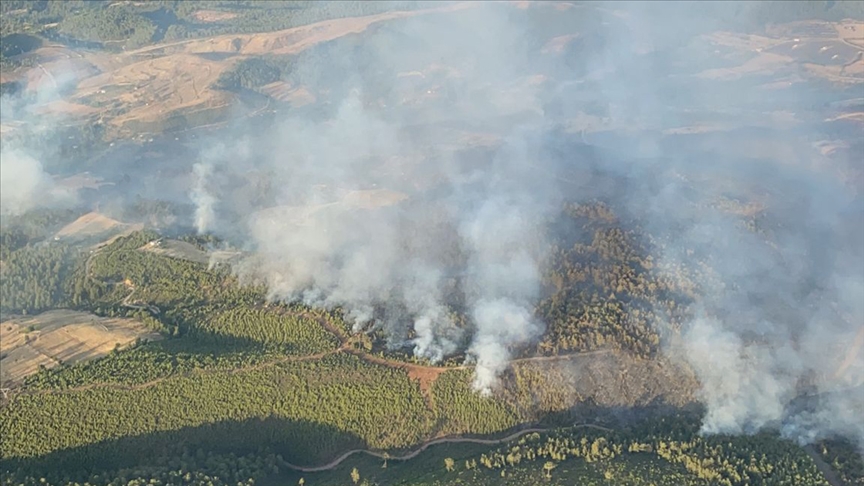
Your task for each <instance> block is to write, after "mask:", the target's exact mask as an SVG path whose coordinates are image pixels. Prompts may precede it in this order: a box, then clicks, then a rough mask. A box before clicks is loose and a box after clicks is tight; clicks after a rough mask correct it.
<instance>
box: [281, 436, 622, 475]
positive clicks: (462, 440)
mask: <svg viewBox="0 0 864 486" xmlns="http://www.w3.org/2000/svg"><path fill="white" fill-rule="evenodd" d="M574 428H592V429H598V430H602V431H605V432H612V429H608V428H606V427H601V426H599V425H594V424H580V425H576V426H574ZM550 430H555V429H554V428H551V427H545V428H537V427H535V428H529V429H522V430H520V431H518V432H514V433H512V434H510V435H508V436H506V437H502V438H500V439H475V438H472V437H462V436H455V437H441V438H439V439H432V440H430V441H427V442H424V443H423V444H421V445H420V447H418V448H417V449H415V450H413V451H411V452H409V453H408V454H405V455H404V456H391V455H389V454H387V453H384V452H377V451H374V450H371V449H352V450H350V451H348V452H345V453H344V454H342V455H341V456H339V457H337V458H336V459H333V460H332V461H330V462H328V463H327V464H323V465H321V466H298V465H296V464H291V463H287V464H286V465H287V466H288V467H290V468H291V469H294V470H295V471H300V472H322V471H329V470H330V469H333V468H335V467H337V466H339V464H342V462H343V461H345V459H348V458H349V457H351V456H353V455H354V454H366V455H367V456H372V457H377V458H378V459H384V460H388V461H407V460H409V459H413V458H415V457H417V456H418V455H420V453H421V452H423V451H425V450H426V449H428V448H429V447H431V446H434V445H437V444H482V445H497V444H501V443H504V442H510V441H511V440H514V439H518V438H519V437H522V436H523V435H527V434H533V433H535V432H536V433H544V432H549V431H550Z"/></svg>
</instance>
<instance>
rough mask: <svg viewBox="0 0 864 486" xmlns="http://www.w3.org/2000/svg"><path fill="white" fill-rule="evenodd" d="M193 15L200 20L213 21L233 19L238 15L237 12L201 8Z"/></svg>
mask: <svg viewBox="0 0 864 486" xmlns="http://www.w3.org/2000/svg"><path fill="white" fill-rule="evenodd" d="M192 17H193V18H194V19H195V20H197V21H198V22H204V23H211V22H222V21H225V20H231V19H233V18H235V17H237V14H236V13H231V12H220V11H219V10H199V11H197V12H194V13H193V14H192Z"/></svg>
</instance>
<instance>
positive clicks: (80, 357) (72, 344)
mask: <svg viewBox="0 0 864 486" xmlns="http://www.w3.org/2000/svg"><path fill="white" fill-rule="evenodd" d="M0 326H2V327H0V353H2V358H0V383H2V386H4V387H8V386H10V385H14V384H16V383H19V382H20V381H21V380H23V379H24V378H25V377H27V376H29V375H32V374H33V373H36V372H37V371H38V370H39V365H44V366H45V367H46V368H52V367H54V366H57V365H58V364H59V363H61V362H62V363H69V364H72V363H79V362H82V361H87V360H90V359H93V358H98V357H100V356H104V355H106V354H108V353H109V352H110V351H111V350H112V349H114V347H115V346H117V345H120V346H121V347H123V346H126V345H128V344H129V343H131V342H133V341H135V340H136V339H137V338H143V339H149V340H157V339H160V336H159V335H158V334H155V333H153V332H150V331H149V330H148V329H147V328H146V327H145V326H144V325H143V324H142V323H140V322H138V321H136V320H134V319H109V318H103V317H97V316H94V315H92V314H88V313H84V312H76V311H70V310H57V311H50V312H45V313H43V314H39V315H37V316H21V317H14V318H11V319H8V320H4V321H3V322H2V323H0ZM31 326H32V329H33V330H32V331H30V332H28V329H29V328H31Z"/></svg>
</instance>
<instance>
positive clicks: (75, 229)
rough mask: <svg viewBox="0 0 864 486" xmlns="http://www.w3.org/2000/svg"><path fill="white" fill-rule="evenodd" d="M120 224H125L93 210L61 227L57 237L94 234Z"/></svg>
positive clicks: (109, 229)
mask: <svg viewBox="0 0 864 486" xmlns="http://www.w3.org/2000/svg"><path fill="white" fill-rule="evenodd" d="M118 226H123V223H121V222H120V221H117V220H115V219H111V218H109V217H107V216H103V215H101V214H99V213H97V212H92V213H87V214H85V215H84V216H81V217H80V218H78V219H76V220H75V221H72V222H71V223H69V224H67V225H66V226H64V227H63V228H61V229H60V231H58V232H57V234H56V235H55V237H58V238H65V237H70V236H85V237H86V236H93V235H98V234H102V233H105V232H108V231H111V230H113V229H115V228H117V227H118Z"/></svg>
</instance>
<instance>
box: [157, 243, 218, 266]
mask: <svg viewBox="0 0 864 486" xmlns="http://www.w3.org/2000/svg"><path fill="white" fill-rule="evenodd" d="M141 249H142V250H144V251H149V252H153V253H155V254H157V255H165V256H169V257H171V258H180V259H183V260H189V261H190V262H196V263H203V264H205V265H206V264H207V263H208V262H209V261H210V256H208V255H207V253H206V252H204V251H201V250H199V249H198V247H196V246H195V245H193V244H191V243H187V242H185V241H179V240H164V239H163V240H154V241H153V242H152V243H147V244H146V245H145V246H143V247H142V248H141Z"/></svg>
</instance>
